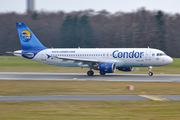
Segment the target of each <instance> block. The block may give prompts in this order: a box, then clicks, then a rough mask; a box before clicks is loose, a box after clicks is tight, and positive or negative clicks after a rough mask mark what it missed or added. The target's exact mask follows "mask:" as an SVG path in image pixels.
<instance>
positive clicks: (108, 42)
mask: <svg viewBox="0 0 180 120" xmlns="http://www.w3.org/2000/svg"><path fill="white" fill-rule="evenodd" d="M15 22H25V23H26V24H27V25H28V27H29V28H30V29H31V30H32V31H33V33H34V34H35V35H36V37H37V38H38V39H39V40H40V41H41V43H42V44H43V45H44V46H46V47H49V48H51V47H53V48H59V47H61V48H77V47H78V46H79V47H81V48H86V47H88V48H146V47H148V46H149V47H150V48H157V49H161V50H163V51H164V52H165V53H166V54H168V55H170V56H171V57H180V47H179V46H180V32H179V31H180V27H179V26H180V14H168V13H165V12H163V11H160V10H159V11H149V10H146V9H144V8H140V9H138V10H136V11H133V12H128V13H124V12H120V11H119V12H116V13H114V14H112V13H109V12H108V11H106V10H102V11H98V12H97V11H94V10H85V11H74V12H70V13H65V12H63V11H60V12H56V13H47V12H28V13H26V14H17V13H3V14H0V55H6V54H5V52H6V51H14V50H18V49H21V46H20V41H19V38H18V34H17V29H16V24H15Z"/></svg>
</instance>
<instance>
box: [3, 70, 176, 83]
mask: <svg viewBox="0 0 180 120" xmlns="http://www.w3.org/2000/svg"><path fill="white" fill-rule="evenodd" d="M0 80H79V81H134V82H180V75H167V74H166V75H165V74H154V75H153V76H148V74H107V75H104V76H102V75H99V74H95V75H94V76H87V75H86V73H28V72H27V73H23V72H0Z"/></svg>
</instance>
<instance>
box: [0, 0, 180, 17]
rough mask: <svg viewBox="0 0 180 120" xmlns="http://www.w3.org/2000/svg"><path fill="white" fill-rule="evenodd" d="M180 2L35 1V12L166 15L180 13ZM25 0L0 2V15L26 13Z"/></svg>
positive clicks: (162, 0) (126, 0)
mask: <svg viewBox="0 0 180 120" xmlns="http://www.w3.org/2000/svg"><path fill="white" fill-rule="evenodd" d="M179 6H180V0H35V10H36V11H47V12H57V11H64V12H72V11H80V10H87V9H93V10H95V11H100V10H107V11H109V12H111V13H115V12H118V11H121V12H133V11H136V10H137V9H139V8H142V7H144V8H146V9H147V10H152V11H153V10H162V11H164V12H166V13H170V14H176V13H180V7H179ZM26 9H27V3H26V0H0V13H6V12H16V13H20V14H23V13H25V12H26Z"/></svg>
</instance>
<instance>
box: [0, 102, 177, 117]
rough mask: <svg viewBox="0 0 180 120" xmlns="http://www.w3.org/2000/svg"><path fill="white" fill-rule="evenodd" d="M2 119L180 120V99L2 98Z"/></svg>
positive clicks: (0, 105) (0, 106)
mask: <svg viewBox="0 0 180 120" xmlns="http://www.w3.org/2000/svg"><path fill="white" fill-rule="evenodd" d="M0 111H1V112H0V119H1V120H12V119H13V120H31V119H33V120H71V119H73V120H84V119H86V120H92V119H95V120H117V119H118V120H119V119H123V120H179V119H180V101H169V102H157V101H82V102H80V101H79V102H75V101H74V102H72V101H69V102H0Z"/></svg>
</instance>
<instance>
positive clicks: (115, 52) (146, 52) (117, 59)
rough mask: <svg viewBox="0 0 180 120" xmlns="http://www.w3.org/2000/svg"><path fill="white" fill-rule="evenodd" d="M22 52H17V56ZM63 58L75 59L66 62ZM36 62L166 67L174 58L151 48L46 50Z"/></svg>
mask: <svg viewBox="0 0 180 120" xmlns="http://www.w3.org/2000/svg"><path fill="white" fill-rule="evenodd" d="M18 52H22V51H15V52H14V54H15V55H16V56H20V57H22V55H20V54H16V53H18ZM61 58H74V59H77V60H68V59H67V60H65V59H61ZM31 59H32V60H34V61H37V62H41V63H46V64H50V65H56V66H64V67H90V66H89V65H88V64H86V63H83V62H81V61H78V60H81V59H82V61H83V60H84V59H86V60H97V61H100V63H114V64H115V65H116V68H118V67H147V66H164V65H168V64H170V63H172V62H173V60H172V58H171V57H169V56H167V55H165V53H164V52H163V51H161V50H158V49H151V48H96V49H93V48H90V49H88V48H86V49H82V48H80V49H78V48H77V49H70V48H64V49H44V50H41V51H39V52H38V53H37V54H36V55H35V56H34V57H33V58H31Z"/></svg>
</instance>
